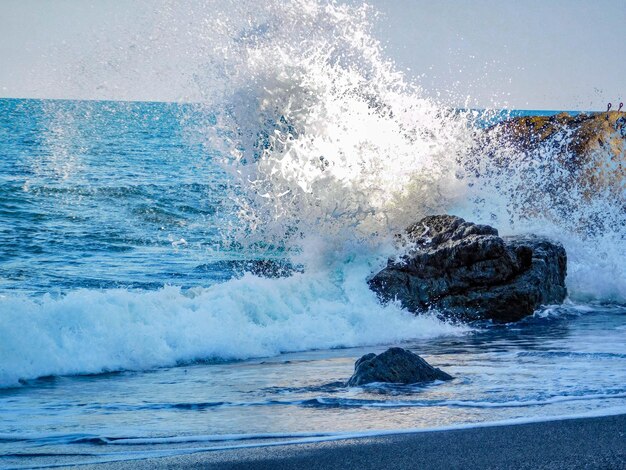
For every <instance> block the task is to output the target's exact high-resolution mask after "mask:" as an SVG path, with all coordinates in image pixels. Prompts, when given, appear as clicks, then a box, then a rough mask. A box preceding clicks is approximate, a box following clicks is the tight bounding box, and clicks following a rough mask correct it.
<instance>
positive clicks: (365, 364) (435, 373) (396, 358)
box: [348, 348, 452, 387]
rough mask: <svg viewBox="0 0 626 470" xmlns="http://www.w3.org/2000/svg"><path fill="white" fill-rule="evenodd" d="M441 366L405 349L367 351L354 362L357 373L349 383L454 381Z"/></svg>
mask: <svg viewBox="0 0 626 470" xmlns="http://www.w3.org/2000/svg"><path fill="white" fill-rule="evenodd" d="M451 379H452V377H451V376H450V375H448V374H446V373H445V372H443V371H442V370H441V369H437V368H436V367H433V366H431V365H430V364H429V363H428V362H426V361H425V360H424V359H422V358H421V357H420V356H418V355H417V354H415V353H413V352H411V351H409V350H407V349H402V348H390V349H387V351H385V352H384V353H381V354H379V355H376V354H374V353H369V354H366V355H365V356H363V357H361V359H359V360H358V361H356V362H355V363H354V374H352V377H350V379H349V380H348V385H349V386H351V387H353V386H358V385H364V384H368V383H373V382H387V383H402V384H413V383H420V382H432V381H433V380H451Z"/></svg>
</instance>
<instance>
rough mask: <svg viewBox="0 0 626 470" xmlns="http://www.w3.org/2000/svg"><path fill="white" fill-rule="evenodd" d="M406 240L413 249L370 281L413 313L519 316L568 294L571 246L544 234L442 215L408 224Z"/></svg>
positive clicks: (494, 317)
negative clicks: (502, 230) (504, 232)
mask: <svg viewBox="0 0 626 470" xmlns="http://www.w3.org/2000/svg"><path fill="white" fill-rule="evenodd" d="M402 240H403V241H404V242H405V243H406V244H407V245H408V246H409V249H408V252H407V253H406V254H405V255H404V256H402V257H401V258H400V259H395V260H389V262H388V264H387V267H386V268H385V269H383V270H382V271H380V272H379V273H378V274H376V275H375V276H374V277H373V278H372V279H371V280H370V281H369V285H370V288H371V289H372V290H374V291H375V292H376V293H377V294H378V295H379V297H380V298H381V299H382V300H384V301H389V300H394V299H397V300H399V301H400V302H401V304H402V305H403V306H404V307H405V308H406V309H408V310H409V311H412V312H419V311H424V310H427V309H429V308H435V309H437V310H438V311H439V312H441V313H442V314H444V315H446V316H450V317H453V318H459V319H463V320H481V319H491V320H493V321H496V322H513V321H517V320H520V319H521V318H523V317H525V316H527V315H530V314H532V313H533V312H534V311H535V310H536V309H537V308H538V307H539V306H540V305H548V304H557V303H561V302H562V301H563V300H564V299H565V296H566V294H567V290H566V288H565V275H566V269H567V257H566V254H565V250H564V249H563V247H562V246H561V245H560V244H558V243H555V242H552V241H550V240H548V239H546V238H543V237H537V236H515V237H504V238H502V237H499V236H498V231H497V230H496V229H495V228H493V227H490V226H488V225H478V224H473V223H471V222H466V221H465V220H463V219H461V218H460V217H456V216H451V215H436V216H429V217H426V218H424V219H422V220H420V221H419V222H417V223H416V224H414V225H412V226H410V227H409V228H408V229H407V232H406V234H405V236H404V237H402Z"/></svg>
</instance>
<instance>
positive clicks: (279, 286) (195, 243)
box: [0, 99, 626, 467]
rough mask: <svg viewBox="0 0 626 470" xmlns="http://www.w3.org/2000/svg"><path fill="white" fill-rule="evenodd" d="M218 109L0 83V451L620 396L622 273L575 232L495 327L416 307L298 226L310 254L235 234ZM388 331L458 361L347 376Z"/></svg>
mask: <svg viewBox="0 0 626 470" xmlns="http://www.w3.org/2000/svg"><path fill="white" fill-rule="evenodd" d="M555 113H556V112H555ZM525 114H527V115H534V114H538V112H537V111H519V112H507V113H504V114H502V113H501V114H498V116H499V119H502V118H504V117H508V116H510V115H525ZM479 117H480V119H482V121H480V119H479V121H480V122H479V123H478V124H477V127H478V128H480V127H481V126H484V125H486V124H485V123H486V122H487V121H488V120H492V121H493V119H494V117H493V114H490V115H487V114H485V116H484V118H483V116H482V115H481V116H479ZM215 119H216V118H215V115H214V114H213V113H212V112H210V111H206V110H205V109H202V108H199V107H197V106H194V105H180V104H165V103H134V102H132V103H125V102H89V101H46V100H18V99H3V100H0V387H2V388H1V389H0V410H1V411H0V413H1V415H2V418H1V419H0V466H7V467H20V466H33V465H48V464H75V463H89V462H98V461H111V460H117V459H133V458H143V457H146V456H159V455H171V454H175V453H180V452H189V451H197V450H202V449H206V448H209V447H216V446H217V447H219V446H224V445H229V446H230V445H235V446H236V445H240V444H244V443H257V444H259V445H264V444H267V443H268V442H276V441H279V440H284V441H293V440H296V441H297V440H301V439H326V438H333V436H334V437H337V436H341V435H343V434H342V433H355V432H363V431H371V430H384V429H411V428H432V427H441V426H451V425H453V426H454V425H465V424H472V423H481V422H492V421H502V420H516V419H545V418H547V417H559V416H571V415H585V414H589V413H592V414H593V413H611V412H615V413H617V412H623V411H624V410H626V367H624V364H626V350H625V349H624V344H626V304H625V303H624V299H623V297H620V295H619V288H620V287H623V285H624V279H619V273H618V279H615V275H614V274H611V273H615V271H612V269H614V268H612V267H611V266H612V265H611V264H608V268H607V265H606V263H605V264H604V265H602V263H600V264H598V265H597V266H596V265H591V266H590V265H586V264H585V263H586V260H587V259H588V258H587V257H586V255H584V253H583V254H579V252H578V251H577V250H582V251H581V253H582V252H583V251H584V250H583V249H582V248H580V246H579V245H581V243H582V245H584V243H583V242H579V241H570V242H568V241H567V240H568V239H564V242H565V243H566V248H567V249H568V251H569V250H571V251H570V253H569V254H570V259H572V260H573V261H572V264H571V266H570V275H571V276H572V279H574V280H573V281H571V282H570V284H569V288H570V299H568V300H567V301H566V303H565V304H564V305H563V306H558V307H557V306H551V307H546V308H544V309H542V310H540V311H538V312H537V313H536V314H535V315H534V316H533V317H530V318H528V319H526V320H523V321H521V322H519V323H517V324H511V325H492V324H475V325H462V324H454V323H447V322H444V321H442V320H440V319H438V318H437V317H436V316H434V315H422V316H418V317H415V316H413V315H411V314H409V313H407V312H405V311H403V310H402V309H401V308H400V307H399V306H397V305H386V306H384V305H381V304H380V303H379V302H378V299H376V297H375V296H374V294H373V293H371V292H370V291H369V290H368V288H367V285H366V282H365V281H366V279H367V276H369V275H371V273H372V272H373V271H374V270H375V269H376V266H377V263H379V262H380V259H381V258H380V256H379V257H378V258H377V257H376V256H373V257H368V255H367V250H363V249H355V250H353V251H350V250H348V251H345V249H344V250H343V251H342V250H338V251H333V252H331V256H330V257H328V253H327V252H326V251H324V249H322V248H320V247H319V245H314V246H313V248H312V250H313V251H312V253H313V254H314V255H313V258H314V259H317V258H319V257H326V258H325V259H326V261H324V263H321V264H320V263H319V259H318V260H317V261H315V262H312V261H311V259H310V257H307V256H306V255H307V250H310V249H311V248H306V247H305V248H300V249H296V250H293V249H290V248H289V247H286V246H282V247H281V246H275V245H272V246H270V245H263V244H259V243H255V244H245V243H239V242H238V241H237V240H241V239H237V238H236V237H234V236H232V233H233V232H237V230H238V227H237V224H244V222H243V221H242V220H243V219H241V218H240V217H239V216H238V215H237V212H236V211H237V210H240V205H237V203H236V202H235V201H236V199H237V197H238V196H240V195H241V194H243V193H244V192H243V190H242V188H241V187H240V186H241V184H242V183H241V181H239V182H234V180H233V176H232V174H229V173H228V167H227V166H225V165H224V164H223V162H222V160H223V158H224V155H223V153H222V152H221V151H220V150H218V149H217V148H215V147H212V145H211V141H210V140H209V141H208V143H207V140H206V139H205V137H204V135H203V134H202V133H201V132H199V131H198V129H200V128H201V127H202V126H212V125H216V120H215ZM492 121H489V122H492ZM199 123H200V124H201V126H200V125H199ZM451 210H452V211H453V212H454V211H455V209H454V208H452V209H451ZM464 210H466V209H464V208H463V207H461V206H459V207H458V208H457V210H456V212H457V213H460V214H462V215H465V213H464V212H463V211H464ZM474 214H479V213H478V212H474ZM304 216H305V214H304V213H302V217H304ZM501 222H502V221H501ZM496 223H497V221H496ZM244 238H245V237H244ZM609 241H610V240H609ZM622 242H623V239H622ZM568 243H569V245H568ZM617 249H618V250H619V247H618V248H617ZM621 249H622V250H623V244H622V248H621ZM322 253H326V254H322ZM364 253H365V254H364ZM622 255H623V252H622ZM598 256H599V257H600V258H602V256H603V255H602V253H601V250H598ZM605 256H606V255H605ZM259 260H263V261H264V262H265V263H266V264H261V265H260V266H262V267H264V269H265V272H264V274H265V275H261V274H262V273H259V272H258V270H257V268H258V266H259V264H258V261H259ZM268 260H269V261H268ZM270 262H271V264H267V263H270ZM268 266H269V267H271V269H270V270H269V271H268V270H267V268H268ZM289 266H299V268H297V269H296V270H295V271H294V272H293V273H291V275H290V276H286V277H282V276H280V275H279V274H284V272H281V269H283V268H284V269H285V271H289V269H288V267H289ZM594 273H595V274H596V279H593V277H594ZM607 273H608V274H607ZM268 274H269V275H268ZM611 277H613V279H612V281H613V282H614V284H613V286H614V287H613V288H611V289H608V290H606V289H604V287H606V286H607V285H610V281H607V282H604V279H609V280H610V278H611ZM586 279H587V280H589V282H588V283H585V282H586V281H585V282H583V281H584V280H586ZM592 281H593V282H592ZM596 281H598V282H596ZM568 282H569V281H568ZM572 283H573V284H572ZM596 286H604V287H596ZM594 289H596V290H594ZM616 289H617V291H616ZM590 292H591V294H590ZM607 292H608V293H607ZM616 292H617V293H616ZM388 345H402V346H404V347H410V348H411V349H413V350H414V351H416V352H418V353H419V354H421V355H423V356H424V357H425V358H426V359H427V360H428V361H430V362H431V363H432V364H433V365H434V366H437V367H441V368H442V369H444V370H446V371H447V372H449V373H450V374H451V375H453V376H454V377H455V379H454V380H453V381H451V382H447V383H435V384H432V385H427V386H367V387H355V388H351V387H347V386H346V385H345V380H346V379H347V378H348V377H349V376H350V375H351V373H352V369H353V364H354V361H355V360H356V359H357V358H358V357H360V356H361V355H362V354H365V353H367V352H370V351H375V352H379V351H382V350H384V349H385V347H387V346H388Z"/></svg>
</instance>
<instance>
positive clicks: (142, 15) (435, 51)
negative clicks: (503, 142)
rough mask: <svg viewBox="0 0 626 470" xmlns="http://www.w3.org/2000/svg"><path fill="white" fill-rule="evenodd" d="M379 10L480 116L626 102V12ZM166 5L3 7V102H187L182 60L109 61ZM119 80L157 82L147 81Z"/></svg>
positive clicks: (441, 85) (444, 90)
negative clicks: (496, 110)
mask: <svg viewBox="0 0 626 470" xmlns="http://www.w3.org/2000/svg"><path fill="white" fill-rule="evenodd" d="M353 3H354V2H353ZM368 3H370V4H372V5H374V7H375V8H376V9H378V10H379V11H380V12H381V13H382V15H381V17H380V18H379V20H378V22H377V23H376V34H377V35H378V37H379V38H380V39H381V41H382V42H383V43H384V44H385V45H386V50H387V54H388V55H389V56H390V57H392V58H393V59H394V60H395V61H396V63H397V65H398V67H399V68H400V69H402V70H406V73H407V74H408V75H410V76H412V77H415V78H416V79H417V80H418V81H419V83H421V84H422V86H423V87H424V88H425V89H426V90H427V92H428V93H429V94H431V95H433V96H440V97H442V98H443V99H444V100H447V101H449V102H451V103H454V104H456V105H462V104H464V102H465V99H466V97H468V96H469V97H470V100H469V102H468V104H470V105H472V106H479V107H490V106H498V107H500V106H508V107H511V108H524V109H604V108H605V106H606V102H607V101H613V102H614V103H615V102H619V101H620V100H623V99H624V98H626V42H625V41H624V31H625V30H626V0H595V1H583V0H524V1H516V0H510V1H507V0H475V1H469V0H437V1H435V0H371V1H370V2H368ZM156 5H158V3H157V2H152V1H135V2H133V1H131V0H127V1H123V0H99V1H97V0H0V97H50V98H94V99H103V98H108V99H139V100H177V99H180V98H181V97H183V96H185V94H184V91H183V90H182V87H183V86H184V85H183V84H184V82H185V81H186V80H187V79H188V78H189V77H185V68H184V64H183V62H182V60H183V58H181V57H182V55H181V53H180V52H181V51H180V50H176V51H174V50H168V49H167V48H162V49H159V50H158V52H157V53H155V52H154V51H150V52H149V53H146V54H136V55H128V53H124V54H121V58H120V59H117V58H116V56H115V54H112V55H110V57H112V58H113V59H107V60H106V61H105V62H106V63H105V64H103V63H99V62H102V61H99V60H98V59H99V58H100V57H102V56H100V54H101V50H102V48H103V47H105V48H107V50H108V51H109V52H111V51H113V52H115V50H116V48H117V49H119V50H120V51H122V50H124V49H125V48H127V47H128V44H130V43H132V41H130V42H128V44H125V41H126V40H127V39H128V38H131V37H132V36H133V34H139V33H140V32H141V34H142V35H145V31H149V28H150V21H151V18H153V15H154V13H155V12H154V10H155V9H156V8H157V7H156ZM188 36H189V37H188V38H187V39H186V41H188V42H189V44H191V43H192V42H193V41H194V40H195V38H193V37H191V36H192V35H191V34H189V35H188ZM125 38H126V39H125ZM135 39H136V38H135ZM184 44H185V40H182V42H181V43H180V44H179V46H180V47H184ZM155 54H157V55H156V56H155ZM159 54H160V55H159ZM90 56H92V57H93V58H94V60H93V63H94V66H93V70H91V66H90V63H89V57H90ZM85 58H87V60H86V59H85ZM190 60H191V59H190ZM154 64H158V66H155V65H154ZM88 68H89V69H90V70H85V69H88ZM116 68H117V69H121V68H127V69H128V68H137V69H141V68H145V69H146V70H145V71H143V72H142V73H143V75H141V76H142V79H141V80H137V79H133V78H132V74H125V76H121V75H120V76H117V75H116V74H115V73H114V72H115V70H116ZM148 68H149V69H150V70H147V69H148ZM409 69H410V70H409ZM78 75H80V76H81V80H80V83H78V80H77V81H76V83H74V82H73V81H72V79H71V78H68V77H72V76H78ZM122 75H124V74H122ZM163 77H168V79H167V83H164V80H163Z"/></svg>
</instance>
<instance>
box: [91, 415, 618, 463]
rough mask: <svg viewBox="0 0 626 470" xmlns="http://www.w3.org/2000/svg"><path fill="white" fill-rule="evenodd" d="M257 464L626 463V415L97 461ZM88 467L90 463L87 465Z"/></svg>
mask: <svg viewBox="0 0 626 470" xmlns="http://www.w3.org/2000/svg"><path fill="white" fill-rule="evenodd" d="M94 467H95V468H97V469H98V470H104V469H119V468H133V469H135V468H139V469H148V468H150V469H152V468H181V467H182V468H233V469H235V468H251V469H273V470H278V469H299V470H305V469H327V468H330V469H409V468H411V469H438V470H439V469H453V468H459V469H461V468H462V469H473V468H476V469H478V468H480V469H487V468H493V469H496V468H497V469H501V468H511V469H571V468H598V469H622V470H623V469H626V414H625V415H618V416H607V417H600V418H580V419H569V420H562V421H549V422H543V423H532V424H518V425H506V426H492V427H480V428H470V429H459V430H452V431H429V432H421V433H419V432H418V433H411V434H395V435H387V436H380V437H367V438H356V439H346V440H340V441H332V442H320V443H315V444H296V445H281V446H275V447H257V448H247V449H236V450H225V451H224V450H222V451H212V452H202V453H196V454H191V455H184V456H178V457H166V458H159V459H148V460H141V461H137V460H135V461H130V462H117V463H113V464H103V465H97V466H94ZM83 468H84V467H83Z"/></svg>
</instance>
